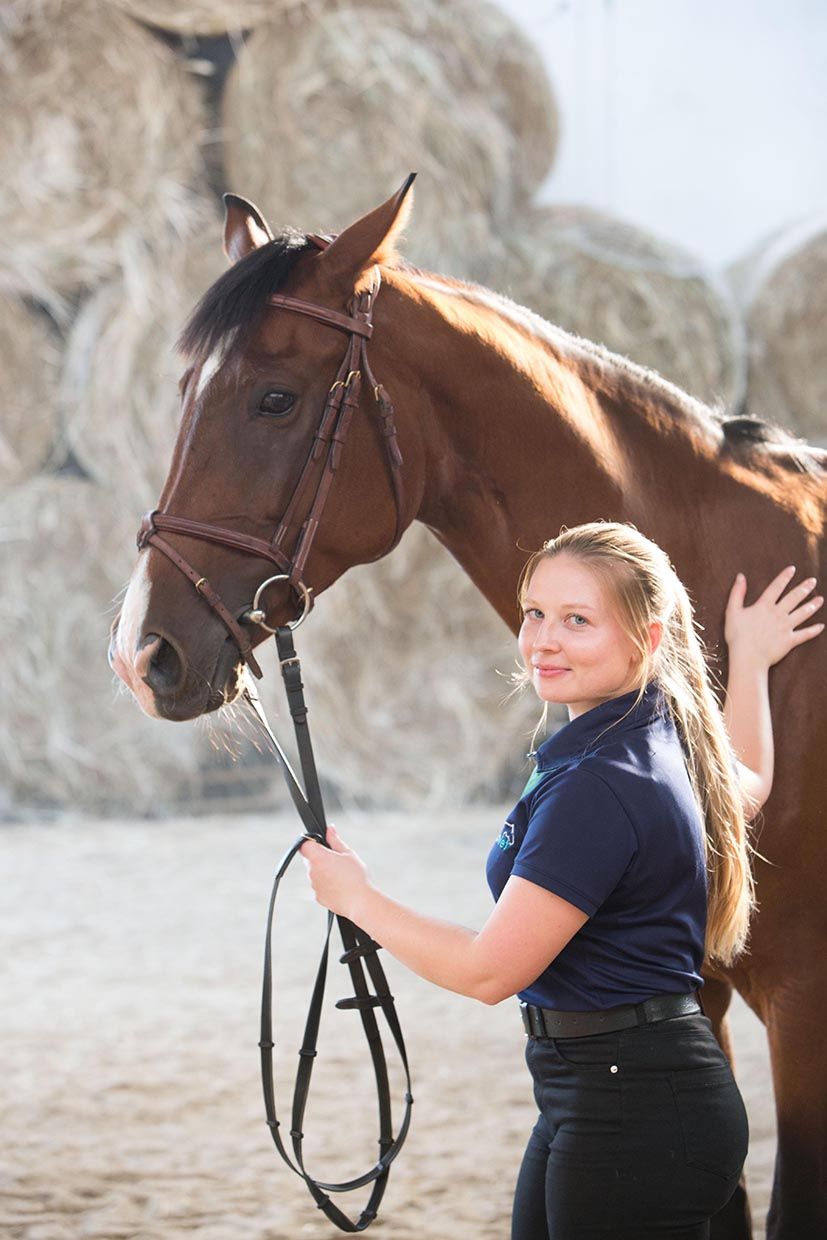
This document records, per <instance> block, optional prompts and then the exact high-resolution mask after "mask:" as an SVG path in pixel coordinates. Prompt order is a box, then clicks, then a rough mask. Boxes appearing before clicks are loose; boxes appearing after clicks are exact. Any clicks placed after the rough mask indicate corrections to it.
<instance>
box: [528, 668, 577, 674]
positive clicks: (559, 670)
mask: <svg viewBox="0 0 827 1240" xmlns="http://www.w3.org/2000/svg"><path fill="white" fill-rule="evenodd" d="M534 670H535V672H537V674H538V675H539V676H563V675H565V673H566V672H570V671H571V668H569V667H535V668H534Z"/></svg>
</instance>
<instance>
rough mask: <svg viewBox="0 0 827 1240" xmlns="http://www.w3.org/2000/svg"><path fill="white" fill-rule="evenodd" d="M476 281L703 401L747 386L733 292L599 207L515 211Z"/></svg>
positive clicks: (729, 399)
mask: <svg viewBox="0 0 827 1240" xmlns="http://www.w3.org/2000/svg"><path fill="white" fill-rule="evenodd" d="M481 278H482V279H483V280H484V281H485V283H488V284H490V285H491V286H492V287H493V288H496V289H499V290H500V291H501V292H503V293H506V294H507V295H508V296H509V297H511V298H513V300H514V301H516V302H519V303H520V304H522V305H524V306H528V307H529V308H530V309H532V310H534V311H536V312H537V313H538V314H540V315H541V316H542V317H543V318H545V319H547V320H548V321H549V322H551V323H554V324H556V325H557V326H559V327H562V328H564V329H565V330H566V331H569V332H573V333H574V334H575V335H578V336H583V337H585V338H586V339H588V340H593V341H596V342H597V343H599V344H603V345H605V346H606V347H607V348H609V349H611V350H613V351H614V352H615V353H621V354H623V355H624V356H626V357H629V358H631V359H632V360H633V361H635V362H638V363H639V364H641V365H643V366H648V367H650V368H651V369H653V370H656V371H658V372H659V373H660V374H661V375H663V376H664V377H665V378H667V379H669V380H671V382H673V383H675V384H677V385H678V386H679V387H681V388H683V389H684V390H685V391H687V392H689V393H690V394H691V395H692V396H695V397H697V398H698V399H700V400H704V401H708V402H715V403H720V404H721V405H723V406H724V407H726V408H730V407H732V406H733V405H734V404H735V403H736V402H737V401H738V400H739V398H740V396H741V395H742V393H743V388H744V383H745V375H744V370H745V359H744V345H743V326H742V322H741V318H740V315H739V313H738V311H737V308H736V306H735V304H734V301H733V298H732V296H731V293H730V291H729V289H728V288H727V287H726V286H725V284H724V283H723V282H722V281H721V280H719V279H718V278H717V277H716V276H715V275H714V274H713V273H711V272H710V271H708V270H707V269H706V268H705V267H704V266H703V264H702V263H701V262H700V261H699V260H698V259H696V258H695V257H694V256H693V255H691V254H689V253H688V252H687V251H686V250H683V249H681V248H679V247H678V246H675V245H673V244H672V243H670V242H665V241H662V240H660V239H659V238H657V237H653V236H652V235H651V234H649V233H646V232H643V231H642V230H641V229H639V228H636V227H633V226H631V225H629V224H626V223H624V222H622V221H620V220H617V219H614V218H613V217H611V216H609V215H606V214H604V213H603V212H600V211H596V210H593V209H591V208H589V207H580V206H560V207H547V208H538V209H536V210H534V211H532V212H528V213H526V214H525V215H524V216H522V217H520V218H516V219H515V220H514V222H513V225H512V228H511V231H510V234H509V236H508V238H507V240H506V241H505V242H504V244H503V246H502V247H501V248H500V250H499V252H493V253H492V255H491V257H490V258H489V261H488V263H487V268H486V269H485V270H484V272H483V273H482V274H481Z"/></svg>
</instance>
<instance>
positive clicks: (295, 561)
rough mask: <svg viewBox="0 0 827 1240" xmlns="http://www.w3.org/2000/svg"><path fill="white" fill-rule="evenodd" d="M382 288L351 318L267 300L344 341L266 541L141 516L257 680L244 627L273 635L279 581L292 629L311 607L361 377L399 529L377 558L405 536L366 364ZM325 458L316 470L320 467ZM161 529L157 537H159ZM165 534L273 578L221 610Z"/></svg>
mask: <svg viewBox="0 0 827 1240" xmlns="http://www.w3.org/2000/svg"><path fill="white" fill-rule="evenodd" d="M308 240H309V241H311V242H312V243H313V245H315V246H316V248H317V249H319V250H324V249H325V248H326V247H327V246H328V245H329V244H330V241H331V240H332V238H329V237H327V236H320V235H317V234H315V233H314V234H309V235H308ZM380 287H381V275H380V272H379V268H378V267H374V268H373V271H372V273H371V282H370V285H369V287H368V288H367V289H365V290H364V291H363V292H362V293H355V294H354V295H353V297H352V298H351V300H350V302H349V303H348V313H347V314H342V313H340V312H339V311H338V310H330V309H328V307H326V306H319V305H316V303H315V302H311V301H303V300H302V299H301V298H298V297H287V296H285V295H284V294H281V293H274V294H272V295H271V297H270V298H269V299H268V306H271V307H273V308H274V309H279V310H289V311H291V312H292V313H295V314H304V315H307V316H308V317H310V318H312V319H315V320H316V321H317V322H318V323H323V324H324V325H325V326H327V327H332V328H335V330H336V331H340V332H345V333H346V334H347V335H348V337H349V339H348V343H347V349H346V352H345V356H344V358H343V359H342V364H341V365H340V367H339V370H338V372H337V374H336V378H335V379H334V381H333V383H332V385H331V387H330V389H329V391H328V393H327V400H326V402H325V406H324V410H323V411H322V416H321V420H320V422H319V425H318V427H317V429H316V433H315V435H314V437H313V444H312V446H311V448H310V452H309V454H308V456H307V460H306V461H305V463H304V467H303V469H302V471H301V474H300V475H299V479H298V481H297V483H296V486H295V488H294V490H293V494H292V495H291V497H290V500H289V502H288V504H287V507H286V509H285V511H284V513H283V515H282V518H281V521H280V522H279V525H278V528H277V529H276V531H275V533H274V534H273V537H272V538H271V539H270V541H269V542H268V541H266V540H265V539H263V538H254V537H252V536H251V535H250V534H243V533H240V532H239V531H238V530H231V529H227V528H226V527H224V526H220V525H213V524H212V523H211V522H208V521H194V520H192V519H191V518H190V517H179V516H174V515H172V514H171V513H167V512H160V511H158V510H157V509H155V510H154V511H152V512H148V513H146V515H145V516H144V518H143V520H142V522H141V527H140V530H139V531H138V548H139V549H140V550H143V548H144V547H147V546H149V547H155V548H156V549H157V550H158V551H160V552H161V553H162V554H163V555H165V556H166V557H167V559H168V560H170V561H171V562H172V563H173V564H174V565H175V567H176V568H178V569H179V570H180V571H181V572H182V573H183V574H184V575H185V576H186V577H188V578H189V579H190V581H191V582H192V583H193V585H194V586H195V588H196V590H197V591H198V593H199V594H200V595H201V597H202V598H203V599H204V600H205V602H206V603H208V604H209V606H210V607H211V608H212V609H213V611H214V612H215V613H216V615H217V616H218V617H219V619H220V620H221V621H222V623H223V624H224V626H225V627H226V628H227V630H228V631H229V633H230V635H231V636H232V638H233V640H234V641H235V643H236V645H237V646H238V649H239V651H240V653H241V657H242V659H243V660H244V661H245V662H246V663H247V665H248V667H249V668H250V670H251V671H252V672H253V673H254V675H255V676H257V677H258V678H259V679H261V675H262V673H261V668H260V667H259V665H258V662H257V660H256V658H255V655H254V654H253V644H252V640H251V637H250V635H249V633H247V632H245V630H244V628H243V627H242V625H244V624H259V625H261V626H262V627H263V628H266V629H267V630H268V632H273V631H274V630H273V629H272V628H270V626H269V625H268V624H266V623H265V620H266V611H265V610H263V609H262V608H261V607H260V605H259V603H260V599H261V595H262V593H263V592H264V590H265V589H266V588H267V586H269V585H272V584H273V583H274V582H276V581H287V582H288V583H289V584H290V586H291V587H292V588H293V590H294V591H295V592H296V593H297V595H299V596H300V598H301V600H302V605H303V610H302V612H301V614H300V616H299V618H298V620H296V621H294V622H293V623H294V624H299V623H301V621H302V620H303V619H304V616H305V615H306V614H307V611H308V610H309V608H310V606H311V605H312V603H311V599H312V588H311V587H309V586H307V585H305V584H304V581H303V573H304V569H305V565H306V563H307V557H308V555H309V554H310V549H311V547H312V545H313V540H314V538H315V537H316V533H317V531H318V529H319V524H320V522H321V519H322V513H323V511H324V507H325V504H326V503H327V499H328V496H329V494H330V488H331V486H332V484H333V478H334V475H335V473H336V470H337V469H338V467H339V463H340V461H341V458H342V452H343V450H344V446H345V441H346V439H347V435H348V431H349V429H350V426H351V423H352V420H353V414H354V411H355V410H356V407H357V406H358V404H359V398H360V396H361V391H362V381H363V377H364V379H366V380H367V382H368V383H369V384H370V387H371V389H372V391H373V396H374V399H375V401H376V404H377V407H378V411H379V418H380V422H381V429H382V439H383V442H384V445H385V453H386V456H387V459H388V466H389V469H390V478H391V485H392V487H393V493H394V501H395V504H396V528H395V530H394V535H393V539H392V541H391V543H390V545H389V546H388V547H387V548H386V550H385V551H383V552H382V553H381V554H382V555H383V556H384V555H387V553H388V552H389V551H392V550H393V548H394V547H395V546H396V545H397V543H398V542H399V540H400V538H401V537H402V533H403V530H404V519H405V517H404V514H405V492H404V485H403V481H402V453H401V452H400V450H399V444H398V442H397V436H396V421H395V415H394V409H393V405H392V404H391V401H390V398H389V396H388V394H387V392H386V391H385V389H384V387H383V386H382V384H381V383H378V382H377V380H376V378H375V376H374V374H373V371H372V370H371V367H370V362H369V361H368V353H367V345H368V341H369V340H370V338H371V336H372V335H373V305H374V302H375V301H376V297H377V294H378V293H379V289H380ZM322 459H323V464H322V467H321V470H318V469H317V466H318V462H319V461H320V460H322ZM314 473H317V474H318V476H317V479H316V489H315V492H314V494H313V498H312V500H311V502H310V507H309V509H308V511H307V515H306V516H305V518H304V521H303V522H302V525H301V528H300V529H299V532H298V534H297V536H296V541H295V544H294V546H293V550H292V553H288V551H287V549H286V545H285V544H286V540H287V536H288V532H289V530H290V527H291V525H293V524H294V523H295V522H296V519H297V514H298V511H299V507H300V504H301V501H302V498H303V496H304V493H305V491H306V490H308V487H309V484H310V480H311V478H312V476H313V474H314ZM159 531H160V532H159ZM161 532H163V533H166V534H181V535H184V536H185V537H186V538H197V539H201V540H203V541H204V542H213V543H220V544H221V545H222V546H225V547H230V548H231V549H232V550H234V551H243V552H245V553H246V554H247V555H256V556H259V557H261V558H262V559H265V560H269V561H270V562H271V563H272V564H274V565H275V566H276V567H277V568H278V570H279V571H278V573H277V574H276V576H274V577H268V578H267V580H266V581H264V582H262V584H261V585H260V586H259V588H258V590H257V591H256V595H255V599H254V601H253V604H252V605H251V606H248V607H245V608H244V609H243V611H242V612H241V613H240V614H239V615H237V616H234V615H233V614H232V613H231V612H230V610H229V608H228V607H227V606H226V604H225V603H224V601H223V600H222V598H221V596H220V595H219V593H218V591H217V590H216V589H215V588H214V587H213V586H212V585H211V584H210V582H209V581H208V580H207V578H206V577H205V576H204V575H203V574H202V573H200V572H199V571H198V570H197V569H196V568H194V567H193V566H192V564H190V563H189V561H188V560H186V559H185V558H184V556H183V555H181V553H180V552H179V551H176V550H175V548H174V547H172V546H171V545H170V544H169V542H168V541H167V540H166V539H165V538H162V537H161Z"/></svg>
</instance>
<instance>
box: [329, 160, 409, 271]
mask: <svg viewBox="0 0 827 1240" xmlns="http://www.w3.org/2000/svg"><path fill="white" fill-rule="evenodd" d="M415 178H416V173H415V172H412V173H411V174H410V175H409V176H408V177H406V178H405V181H404V184H403V185H402V186H401V187H400V188H399V189H398V190H397V191H396V193H395V194H392V195H391V197H390V198H389V199H388V200H387V202H383V203H382V205H381V207H376V208H375V210H373V211H369V212H368V214H367V215H363V216H362V218H361V219H358V220H356V222H355V223H354V224H351V225H350V227H349V228H346V229H345V230H344V232H341V233H339V235H338V237H337V238H336V240H335V241H332V242H331V244H330V245H329V246H328V247H327V249H326V250H325V251H324V253H323V254H321V255H319V260H318V261H319V264H320V266H321V270H323V271H324V272H325V274H326V275H327V276H328V278H329V279H331V280H332V281H333V282H334V283H336V284H340V285H344V287H345V288H346V289H348V290H352V289H353V288H354V286H355V285H356V283H357V281H358V278H359V276H360V274H361V273H362V272H363V271H364V270H365V269H366V268H368V267H372V266H373V264H374V263H388V262H391V261H392V260H393V259H394V258H395V257H396V242H397V241H398V240H399V237H400V235H401V233H402V231H403V229H404V228H405V225H406V224H407V223H408V218H409V216H410V214H411V210H412V208H413V197H414V196H413V190H412V188H411V186H412V185H413V183H414V179H415Z"/></svg>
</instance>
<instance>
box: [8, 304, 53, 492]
mask: <svg viewBox="0 0 827 1240" xmlns="http://www.w3.org/2000/svg"><path fill="white" fill-rule="evenodd" d="M59 361H60V347H59V342H58V339H57V334H56V332H54V331H53V330H52V329H51V328H50V326H49V324H48V322H47V321H46V318H45V316H44V315H42V314H36V313H34V312H33V311H31V310H30V309H29V308H28V307H27V306H25V305H24V304H23V303H22V302H19V301H17V300H16V299H13V298H9V297H3V296H0V405H2V409H3V417H2V421H0V486H2V487H4V488H5V487H8V486H10V485H12V484H13V483H16V482H20V481H21V480H22V479H23V478H26V477H28V475H29V474H33V473H34V472H35V471H36V470H38V469H40V468H41V467H43V466H44V465H46V464H47V462H48V460H49V457H50V455H51V452H52V449H53V448H54V445H55V438H56V434H57V430H58V370H59Z"/></svg>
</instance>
